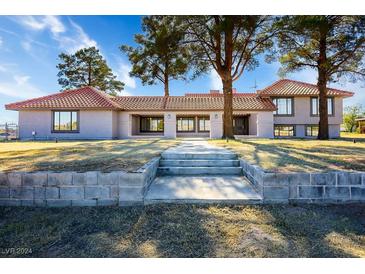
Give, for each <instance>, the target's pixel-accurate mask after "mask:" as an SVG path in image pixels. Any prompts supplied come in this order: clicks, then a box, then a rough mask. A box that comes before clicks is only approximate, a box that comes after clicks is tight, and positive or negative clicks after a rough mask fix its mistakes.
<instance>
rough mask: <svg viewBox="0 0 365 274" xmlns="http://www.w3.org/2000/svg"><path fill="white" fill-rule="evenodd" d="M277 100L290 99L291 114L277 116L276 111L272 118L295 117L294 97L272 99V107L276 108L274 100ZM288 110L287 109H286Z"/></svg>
mask: <svg viewBox="0 0 365 274" xmlns="http://www.w3.org/2000/svg"><path fill="white" fill-rule="evenodd" d="M278 99H286V100H288V99H290V100H291V111H290V112H291V113H290V114H278V109H277V110H275V111H274V116H278V117H293V116H294V115H295V113H294V109H295V107H294V97H272V98H271V100H272V101H273V103H274V105H275V106H276V108H278V107H277V104H276V103H275V100H278ZM286 108H287V109H288V107H286Z"/></svg>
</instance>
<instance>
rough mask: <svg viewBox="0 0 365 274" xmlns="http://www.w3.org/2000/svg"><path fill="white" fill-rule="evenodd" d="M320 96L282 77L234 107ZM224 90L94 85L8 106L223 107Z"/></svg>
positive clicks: (265, 106) (238, 98) (236, 97)
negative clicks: (155, 90)
mask: <svg viewBox="0 0 365 274" xmlns="http://www.w3.org/2000/svg"><path fill="white" fill-rule="evenodd" d="M328 94H329V95H331V96H352V95H353V93H352V92H348V91H343V90H338V89H328ZM313 95H318V89H317V87H316V86H315V85H312V84H307V83H303V82H298V81H293V80H287V79H283V80H279V81H277V82H275V83H274V84H272V85H271V86H269V87H267V88H265V89H263V90H261V91H257V93H234V94H233V109H234V110H251V111H255V110H257V111H260V110H261V111H273V110H275V109H276V107H275V105H274V104H273V103H272V101H271V99H269V98H268V97H270V96H313ZM223 105H224V97H223V94H221V93H201V94H200V93H187V94H186V95H185V96H169V97H163V96H117V97H113V96H109V95H107V94H106V93H104V92H101V91H98V90H97V89H95V88H92V87H83V88H79V89H74V90H67V91H64V92H59V93H56V94H52V95H48V96H44V97H39V98H35V99H30V100H26V101H22V102H17V103H12V104H8V105H6V106H5V107H6V109H8V110H26V109H112V110H129V111H133V110H142V111H158V110H160V111H163V110H180V111H182V110H223Z"/></svg>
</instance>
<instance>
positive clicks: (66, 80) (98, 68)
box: [57, 47, 124, 95]
mask: <svg viewBox="0 0 365 274" xmlns="http://www.w3.org/2000/svg"><path fill="white" fill-rule="evenodd" d="M59 58H60V60H61V62H60V63H59V64H58V65H57V68H58V69H59V72H58V74H57V76H58V83H59V84H60V85H61V86H62V88H63V89H70V88H80V87H83V86H92V87H96V88H98V89H100V90H103V91H105V92H107V93H109V94H110V95H117V93H118V92H120V91H121V90H123V88H124V83H123V82H121V81H118V80H117V76H116V75H114V74H113V72H112V70H111V68H110V67H109V66H108V65H107V63H106V60H105V59H104V58H103V56H102V55H101V54H100V52H99V50H98V49H97V48H95V47H90V48H83V49H80V50H78V51H76V52H75V53H74V54H66V53H61V54H60V55H59Z"/></svg>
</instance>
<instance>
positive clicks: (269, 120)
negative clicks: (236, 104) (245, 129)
mask: <svg viewBox="0 0 365 274" xmlns="http://www.w3.org/2000/svg"><path fill="white" fill-rule="evenodd" d="M257 137H263V138H273V137H274V115H273V113H272V112H258V113H257Z"/></svg>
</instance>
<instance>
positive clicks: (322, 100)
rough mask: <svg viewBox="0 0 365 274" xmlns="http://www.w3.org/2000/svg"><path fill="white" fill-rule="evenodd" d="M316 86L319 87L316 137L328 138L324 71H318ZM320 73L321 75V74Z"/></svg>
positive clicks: (320, 138)
mask: <svg viewBox="0 0 365 274" xmlns="http://www.w3.org/2000/svg"><path fill="white" fill-rule="evenodd" d="M319 74H320V75H319V77H318V83H317V87H318V89H319V130H318V139H319V140H328V138H329V134H328V105H327V80H326V76H325V75H323V74H324V73H321V72H320V73H319ZM321 74H322V75H321Z"/></svg>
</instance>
